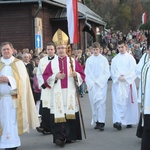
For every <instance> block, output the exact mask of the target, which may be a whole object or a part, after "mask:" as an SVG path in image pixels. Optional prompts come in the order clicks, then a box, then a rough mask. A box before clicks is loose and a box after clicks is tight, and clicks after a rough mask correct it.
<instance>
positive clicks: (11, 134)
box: [0, 42, 39, 150]
mask: <svg viewBox="0 0 150 150" xmlns="http://www.w3.org/2000/svg"><path fill="white" fill-rule="evenodd" d="M13 50H14V49H13V45H12V44H11V43H10V42H4V43H2V44H1V53H2V57H1V58H0V148H5V150H16V149H17V148H18V147H19V146H20V145H21V142H20V137H19V135H20V134H23V133H25V132H29V128H35V127H36V126H38V125H39V120H38V116H37V112H36V109H35V103H34V99H33V95H32V91H31V86H30V80H29V76H28V74H27V71H26V68H25V65H24V63H23V62H22V61H21V60H19V59H16V58H15V57H14V56H12V54H13Z"/></svg>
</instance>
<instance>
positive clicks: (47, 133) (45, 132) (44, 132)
mask: <svg viewBox="0 0 150 150" xmlns="http://www.w3.org/2000/svg"><path fill="white" fill-rule="evenodd" d="M42 133H43V135H49V134H52V132H50V131H45V130H44V131H43V132H42Z"/></svg>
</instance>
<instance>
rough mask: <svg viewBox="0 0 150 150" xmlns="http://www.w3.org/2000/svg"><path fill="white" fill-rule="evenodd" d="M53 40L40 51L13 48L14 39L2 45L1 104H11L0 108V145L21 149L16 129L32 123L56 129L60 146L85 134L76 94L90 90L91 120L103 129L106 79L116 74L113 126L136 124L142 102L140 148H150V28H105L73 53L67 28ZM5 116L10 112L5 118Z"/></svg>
mask: <svg viewBox="0 0 150 150" xmlns="http://www.w3.org/2000/svg"><path fill="white" fill-rule="evenodd" d="M58 32H59V35H61V36H62V37H60V36H58ZM52 41H53V42H51V43H47V45H46V48H45V49H43V50H42V51H41V52H40V53H39V52H38V50H29V49H28V48H24V49H23V50H15V49H14V48H13V45H12V44H11V43H10V42H5V43H2V45H1V57H0V58H1V59H0V99H1V101H0V107H1V108H2V107H4V108H5V106H6V104H5V103H7V102H9V105H8V108H5V109H6V110H5V113H2V111H3V109H0V111H1V113H0V123H1V130H2V135H1V138H0V148H5V149H6V150H15V149H17V147H19V146H20V145H21V143H20V138H19V136H18V135H19V134H22V133H24V132H27V131H29V127H32V128H35V127H36V129H37V131H38V132H40V133H42V134H52V135H53V142H54V143H55V144H56V145H58V146H60V147H64V145H65V143H68V142H69V143H71V142H72V141H75V140H81V139H82V135H81V125H80V116H79V110H80V105H79V102H78V96H77V95H78V94H79V96H80V97H81V98H82V97H84V94H85V93H88V96H89V101H90V105H91V111H92V121H91V124H92V125H95V126H94V129H98V130H100V131H104V128H105V115H106V99H107V84H108V80H112V108H113V113H112V117H113V127H114V128H116V129H117V130H122V126H123V125H126V128H132V125H135V124H138V121H139V115H138V102H139V103H141V108H140V109H141V114H142V115H141V120H142V121H140V122H141V124H140V126H142V125H144V127H143V130H142V136H141V137H142V144H141V150H148V149H149V148H150V144H149V142H148V140H149V138H150V117H149V116H150V115H149V114H150V112H149V110H150V103H149V100H148V99H149V92H148V89H149V84H147V83H148V82H149V51H148V50H149V48H150V47H149V45H150V32H149V31H142V30H141V31H140V30H137V31H132V30H130V31H129V33H128V34H126V35H124V34H123V33H121V32H120V31H117V32H113V31H110V32H108V33H107V34H106V33H105V34H104V33H103V32H102V33H101V34H100V42H99V43H98V42H94V43H93V45H91V46H89V47H88V48H86V49H85V50H81V49H79V50H73V51H72V54H71V56H69V55H67V50H68V48H67V44H68V37H67V35H66V34H65V33H64V32H63V31H61V30H60V29H58V31H57V33H56V34H55V35H54V36H53V39H52ZM70 62H71V63H70ZM137 77H138V78H139V79H140V88H139V91H137V88H136V85H135V79H136V78H137ZM23 78H25V79H26V81H23V80H24V79H23ZM24 85H25V86H24ZM76 92H77V94H76ZM6 99H7V100H6ZM28 103H30V105H29V104H28ZM28 106H30V107H31V108H28ZM31 109H32V112H31ZM10 110H11V113H10ZM23 110H26V111H25V112H23ZM25 113H26V114H25ZM24 115H25V116H24ZM30 115H31V116H30ZM39 117H40V118H41V122H40V125H39V122H38V121H39V119H38V118H39ZM3 118H8V120H7V122H6V121H5V120H4V119H3ZM16 118H17V119H16ZM81 119H82V118H81ZM16 120H17V121H16ZM27 120H29V122H28V121H27ZM12 124H13V125H12ZM10 127H11V128H10ZM4 128H6V130H3V129H4ZM10 130H11V132H10ZM138 130H139V129H138ZM137 132H138V131H137ZM6 139H7V140H6ZM14 141H15V142H14Z"/></svg>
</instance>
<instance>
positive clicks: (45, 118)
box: [36, 43, 57, 135]
mask: <svg viewBox="0 0 150 150" xmlns="http://www.w3.org/2000/svg"><path fill="white" fill-rule="evenodd" d="M46 52H47V56H45V57H43V58H42V59H40V62H39V64H38V70H37V78H38V84H39V87H40V88H41V89H42V92H41V100H42V103H41V111H40V114H41V115H42V118H41V124H40V126H39V127H37V128H36V129H37V131H38V132H41V133H43V134H44V135H46V134H50V133H51V129H50V101H49V98H50V88H49V87H46V86H45V85H44V79H43V76H42V74H43V72H44V70H45V68H46V66H47V65H48V63H49V62H50V61H51V60H53V59H54V58H55V59H56V58H57V55H55V46H54V44H53V43H48V44H47V45H46Z"/></svg>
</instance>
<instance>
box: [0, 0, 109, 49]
mask: <svg viewBox="0 0 150 150" xmlns="http://www.w3.org/2000/svg"><path fill="white" fill-rule="evenodd" d="M78 16H79V27H78V28H79V40H80V43H79V45H78V47H79V48H81V49H85V48H86V47H87V46H88V45H91V44H92V43H93V42H94V41H96V27H99V26H103V27H104V26H105V25H106V23H105V22H104V21H102V18H101V17H100V16H98V15H97V14H95V13H94V12H93V11H91V10H90V9H89V8H88V7H87V6H85V5H84V1H83V0H82V1H81V0H80V1H79V2H78ZM58 28H60V29H62V30H63V31H64V32H65V33H66V34H68V29H67V18H66V0H0V43H1V42H5V41H10V42H12V43H13V45H14V47H15V48H16V49H17V50H19V49H20V50H21V49H23V48H29V49H35V48H40V49H42V48H44V47H45V45H46V43H47V42H50V41H51V40H52V37H53V35H54V33H55V31H56V30H57V29H58ZM88 39H89V40H88Z"/></svg>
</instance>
